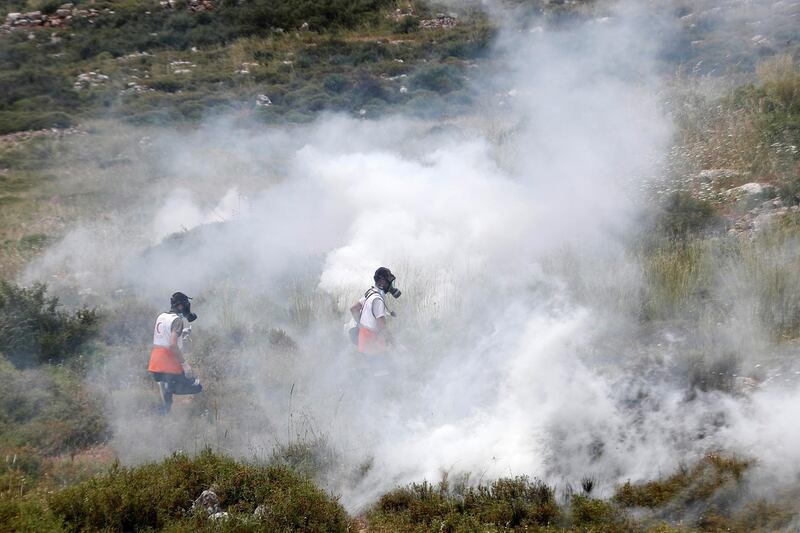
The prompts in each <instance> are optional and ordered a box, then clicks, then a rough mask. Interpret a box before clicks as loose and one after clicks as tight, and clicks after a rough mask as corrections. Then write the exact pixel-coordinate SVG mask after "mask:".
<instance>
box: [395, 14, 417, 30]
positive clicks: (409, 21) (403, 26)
mask: <svg viewBox="0 0 800 533" xmlns="http://www.w3.org/2000/svg"><path fill="white" fill-rule="evenodd" d="M417 30H419V19H418V18H417V17H414V16H412V15H406V16H405V17H403V18H402V19H400V20H399V21H397V23H395V25H394V32H395V33H413V32H415V31H417Z"/></svg>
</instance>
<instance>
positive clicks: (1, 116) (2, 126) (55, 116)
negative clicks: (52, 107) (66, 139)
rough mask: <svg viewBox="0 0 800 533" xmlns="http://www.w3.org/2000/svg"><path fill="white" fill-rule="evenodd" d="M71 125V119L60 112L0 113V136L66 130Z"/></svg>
mask: <svg viewBox="0 0 800 533" xmlns="http://www.w3.org/2000/svg"><path fill="white" fill-rule="evenodd" d="M73 124H74V121H73V119H72V117H71V116H70V115H68V114H66V113H62V112H60V111H56V112H44V113H36V112H31V111H0V135H5V134H6V133H13V132H15V131H26V130H40V129H44V128H68V127H70V126H72V125H73Z"/></svg>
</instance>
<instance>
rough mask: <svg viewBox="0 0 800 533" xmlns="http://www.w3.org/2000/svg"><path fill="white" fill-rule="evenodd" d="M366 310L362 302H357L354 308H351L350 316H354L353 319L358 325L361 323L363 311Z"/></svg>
mask: <svg viewBox="0 0 800 533" xmlns="http://www.w3.org/2000/svg"><path fill="white" fill-rule="evenodd" d="M362 309H364V306H363V305H361V302H360V301H359V302H356V303H354V304H353V305H352V306H350V314H351V315H353V319H354V320H355V321H356V323H358V322H361V310H362Z"/></svg>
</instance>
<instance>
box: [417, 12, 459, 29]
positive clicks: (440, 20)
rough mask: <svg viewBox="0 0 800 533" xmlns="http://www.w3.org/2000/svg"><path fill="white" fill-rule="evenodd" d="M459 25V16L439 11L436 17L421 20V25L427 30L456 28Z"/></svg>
mask: <svg viewBox="0 0 800 533" xmlns="http://www.w3.org/2000/svg"><path fill="white" fill-rule="evenodd" d="M457 25H458V19H457V18H455V17H453V16H450V15H445V14H444V13H439V14H438V15H436V18H434V19H423V20H420V21H419V27H420V28H423V29H426V30H439V29H448V28H455V27H456V26H457Z"/></svg>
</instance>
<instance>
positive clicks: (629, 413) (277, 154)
mask: <svg viewBox="0 0 800 533" xmlns="http://www.w3.org/2000/svg"><path fill="white" fill-rule="evenodd" d="M643 20H644V17H642V16H641V13H640V12H638V9H637V10H632V9H618V10H615V12H614V16H612V17H610V18H608V19H602V20H594V21H588V22H581V23H577V24H576V25H575V26H572V27H569V28H561V29H549V28H541V27H531V28H527V29H526V30H525V31H516V30H515V31H508V32H507V33H504V34H502V35H501V37H500V38H499V41H498V45H497V50H496V53H497V55H498V58H499V59H498V62H499V64H501V65H503V68H502V69H500V71H499V72H498V73H497V74H496V76H495V77H494V78H493V79H491V80H487V79H473V80H471V81H472V83H474V84H475V85H476V87H477V89H476V90H477V91H478V92H479V93H480V94H482V95H486V94H487V93H490V94H492V95H493V96H492V99H493V101H492V103H491V104H490V105H481V106H477V107H479V109H476V115H477V116H478V119H477V120H470V121H457V122H449V123H447V124H443V125H433V124H430V123H425V122H419V121H416V120H412V119H408V118H405V117H401V116H395V117H389V118H385V119H382V120H375V121H364V120H358V119H353V118H346V117H341V116H330V117H325V118H321V119H320V120H319V121H318V122H317V123H315V124H312V125H308V126H297V127H293V128H288V127H287V128H257V127H253V128H251V129H247V130H243V129H237V128H234V127H231V126H230V125H228V124H226V123H225V122H224V121H216V122H213V123H209V124H207V125H206V126H205V127H203V128H201V129H199V130H198V131H195V132H192V133H188V134H187V133H181V134H178V133H177V132H161V133H159V134H158V135H159V137H158V138H154V139H153V140H152V145H151V146H152V149H151V151H150V152H143V153H144V154H149V155H143V157H152V158H153V160H152V162H150V163H149V167H152V168H156V169H158V172H157V175H158V176H165V177H166V179H162V178H158V179H157V180H156V182H155V183H156V184H155V186H150V187H148V188H147V190H146V191H144V192H142V195H141V196H142V199H141V204H139V205H129V206H127V208H123V209H120V210H119V212H118V213H116V214H115V215H114V216H113V217H112V219H111V220H109V221H107V222H101V223H98V224H97V225H92V226H87V227H84V228H81V229H78V230H76V231H75V232H73V233H72V234H71V235H70V236H68V237H67V238H66V239H65V240H64V241H63V242H62V243H61V244H59V245H56V246H55V247H54V248H53V249H52V250H51V251H50V252H49V253H48V254H47V255H46V256H45V257H44V258H43V259H42V260H41V261H39V262H38V263H37V264H35V265H32V266H31V268H30V269H29V271H28V273H27V274H26V276H27V279H29V280H33V279H45V280H51V283H55V285H54V286H56V287H58V283H60V282H59V281H58V280H64V285H65V286H67V285H70V284H75V285H76V286H78V287H80V288H81V289H82V290H84V291H87V290H91V291H92V292H93V293H94V294H97V295H100V296H101V298H102V299H103V300H106V299H108V298H110V297H111V296H112V295H114V294H116V295H117V296H116V297H117V298H120V299H121V300H120V302H121V303H119V304H118V305H119V307H120V311H119V312H120V313H126V312H127V311H126V309H127V307H126V306H129V305H133V304H134V303H135V305H137V306H140V307H144V308H146V309H147V310H148V312H149V310H151V309H152V310H155V309H156V308H160V307H162V306H163V304H164V303H165V302H166V300H167V298H168V296H169V294H170V293H171V292H173V291H174V290H182V291H184V292H186V293H187V294H190V295H193V296H196V297H197V299H196V300H195V302H194V304H193V309H194V310H195V311H196V312H197V313H198V315H200V319H199V320H198V322H196V330H197V332H196V336H197V341H196V343H195V349H196V350H197V352H198V353H199V354H202V357H201V358H200V359H199V360H198V359H195V361H196V363H195V367H196V369H197V370H198V372H199V373H201V375H202V374H204V373H205V374H206V376H207V377H208V379H209V386H208V388H207V390H206V392H204V393H203V396H201V397H198V398H196V399H194V401H195V402H196V403H197V404H202V406H203V409H196V410H195V411H194V412H192V413H191V414H188V412H189V408H188V407H187V406H185V405H176V407H175V413H174V414H173V415H172V416H171V417H170V418H169V419H166V420H165V419H160V418H157V417H155V415H153V414H151V413H150V412H148V410H147V408H146V406H147V405H148V402H151V403H152V401H154V400H155V392H153V391H152V390H145V391H142V390H141V388H142V383H143V382H142V381H141V380H140V376H141V375H142V373H143V367H144V366H145V362H146V351H147V348H146V346H147V343H148V342H149V335H150V331H149V329H148V328H149V327H150V326H149V325H148V326H146V327H145V329H143V330H142V331H141V342H140V343H139V344H132V345H131V346H128V347H126V348H125V349H124V350H122V351H120V353H119V354H117V355H116V356H115V357H111V358H109V362H108V364H107V365H106V366H105V367H104V368H103V369H102V370H100V371H98V374H99V375H98V380H97V381H98V382H99V383H104V384H105V385H104V386H107V387H108V390H107V391H106V392H107V393H108V398H109V413H110V414H111V416H112V417H113V419H114V421H115V424H116V433H115V435H116V436H115V440H114V443H113V444H114V447H115V448H116V449H117V451H118V452H119V454H120V456H121V457H122V459H123V460H124V461H130V462H135V461H141V460H146V459H154V458H157V457H161V456H163V455H165V454H168V453H170V452H171V451H174V450H178V449H182V450H188V451H194V450H196V449H197V448H198V447H201V446H203V445H211V446H216V447H219V448H220V449H222V450H223V451H229V452H232V453H234V454H237V455H240V456H249V455H252V454H256V455H262V456H263V455H268V454H269V453H270V451H271V450H272V448H273V446H274V445H275V444H280V445H286V444H291V443H292V442H297V440H298V439H300V440H301V441H304V442H316V443H318V442H320V441H325V442H326V444H327V449H329V450H331V452H330V453H331V457H332V458H331V457H329V458H328V459H329V460H330V462H331V463H332V464H328V465H327V466H326V468H327V473H328V476H327V479H326V481H327V483H328V486H329V488H331V489H332V490H334V491H335V492H337V493H340V494H342V495H343V501H344V503H345V504H346V505H347V506H348V507H349V508H351V509H358V508H360V507H362V506H363V505H365V504H368V503H369V502H371V501H373V500H374V498H375V497H376V496H377V495H379V494H380V493H381V492H382V491H385V490H387V489H389V488H391V487H393V486H394V485H396V484H402V483H406V482H410V481H419V480H421V479H423V478H427V479H429V480H436V479H438V478H439V477H440V476H441V474H442V473H443V472H450V473H451V474H458V473H470V474H471V475H472V480H473V481H478V479H479V478H480V479H482V480H484V481H486V480H488V479H491V478H493V477H498V476H507V475H521V474H528V475H531V476H539V477H542V478H544V479H545V480H547V481H551V482H554V483H557V484H564V483H572V484H573V485H575V484H576V483H577V482H578V481H579V480H580V479H581V478H582V477H585V476H591V477H593V478H595V479H597V480H598V482H599V485H600V487H599V488H600V490H601V491H602V492H604V494H608V493H609V492H610V490H611V489H612V488H613V484H614V483H618V482H621V481H624V480H626V479H633V480H641V479H648V478H652V477H654V476H657V475H659V474H662V473H664V472H669V471H671V470H672V469H674V468H675V467H676V466H677V465H678V464H679V463H680V462H681V461H687V460H691V459H693V458H697V457H700V456H701V455H702V454H703V453H705V452H707V451H709V450H715V449H724V450H728V451H732V452H737V453H742V454H746V455H748V456H753V457H756V458H757V459H758V460H759V461H761V462H762V464H763V465H764V471H770V472H777V471H782V472H785V475H786V477H787V478H792V479H794V478H795V476H797V474H798V473H799V472H797V468H796V465H798V464H800V457H798V456H797V452H796V450H800V442H798V441H799V440H800V437H799V436H798V435H794V437H795V438H792V437H793V435H791V434H787V433H785V432H784V431H783V429H784V428H786V427H787V425H788V426H791V423H790V422H791V420H790V418H791V413H793V412H796V409H797V408H798V407H800V394H799V392H800V391H798V389H797V387H796V386H795V384H791V385H784V386H782V387H781V388H779V389H778V388H776V387H773V386H772V385H765V386H764V387H763V388H762V389H761V390H759V391H758V392H755V393H753V394H752V395H751V396H749V397H747V398H745V397H742V396H737V395H734V394H730V393H726V392H719V391H713V390H711V391H707V392H695V393H693V394H689V392H690V391H689V386H688V385H687V383H686V377H685V373H681V371H680V370H679V369H680V368H681V366H682V365H685V364H686V361H687V360H690V359H691V358H692V357H693V356H692V355H691V354H693V353H694V354H696V353H698V350H700V349H701V348H698V347H703V346H707V344H704V342H706V343H707V342H708V341H707V340H706V338H713V339H716V340H719V339H723V340H721V341H720V343H722V344H728V345H731V346H741V344H739V342H738V339H737V338H736V337H735V336H733V334H729V333H728V332H730V331H742V327H744V326H747V328H748V329H747V331H748V333H750V332H752V331H754V332H755V336H753V335H749V337H750V343H751V344H750V345H749V346H750V347H752V349H753V350H757V349H758V346H761V344H759V335H761V332H760V331H758V328H756V327H755V326H753V325H752V324H744V322H742V323H732V324H716V325H715V324H713V323H710V324H708V325H707V326H704V325H701V326H699V327H698V326H696V325H694V326H688V325H686V324H683V323H681V324H682V325H679V326H677V327H673V325H670V326H669V328H667V327H666V326H665V327H664V328H663V329H660V328H659V327H657V326H656V327H651V328H648V329H647V330H646V331H645V330H643V328H640V327H639V326H638V320H639V311H640V307H641V304H640V302H639V300H638V299H639V297H640V294H641V292H642V290H643V285H644V283H645V281H644V279H643V274H642V267H641V265H639V264H638V263H637V262H636V260H635V259H634V258H632V256H631V255H630V254H629V253H627V252H626V250H627V244H628V243H629V242H630V241H631V240H632V239H633V238H635V236H636V233H637V230H638V229H639V228H637V226H636V225H637V221H638V220H639V215H640V214H641V210H642V209H643V208H644V209H646V207H645V203H644V197H643V195H642V192H643V191H644V190H646V188H647V185H648V180H650V179H651V178H653V177H654V176H657V175H659V174H660V173H661V158H662V157H663V156H664V154H666V153H667V150H668V146H669V143H670V141H671V134H672V125H671V123H670V120H669V118H668V115H667V110H665V109H664V107H663V106H662V99H661V97H660V95H661V91H662V87H661V86H660V84H659V81H658V77H657V76H656V74H655V72H654V68H655V64H656V63H655V60H656V56H657V54H658V52H659V47H658V46H657V45H658V43H654V42H653V40H652V39H651V35H652V34H653V32H654V26H653V24H654V23H650V24H644V23H643ZM657 29H658V31H657V33H658V34H659V35H662V36H665V37H668V36H669V35H670V33H669V32H670V31H671V30H670V25H669V24H668V23H666V22H665V23H664V24H660V23H659V24H658V28H657ZM489 87H490V88H491V90H490V91H489V90H488V89H487V88H489ZM501 102H502V105H501ZM144 166H145V165H143V167H144ZM149 178H150V177H149V176H143V178H142V180H143V182H147V181H148V180H149ZM174 232H179V233H180V234H179V235H178V236H175V235H172V236H170V234H172V233H174ZM380 265H386V266H389V267H391V268H392V270H393V271H395V272H396V273H397V276H398V284H399V286H400V288H401V289H402V290H403V292H404V295H403V297H402V298H401V299H400V300H399V301H398V302H397V303H396V306H397V311H398V315H399V316H398V318H397V319H395V320H393V321H392V322H391V323H390V326H391V327H392V329H393V330H395V332H396V336H397V338H398V340H399V341H400V343H401V344H402V345H403V349H401V350H398V351H397V352H396V353H394V354H392V356H391V357H389V358H388V359H387V361H386V363H385V367H382V365H383V363H377V364H376V366H377V368H370V369H367V370H365V369H363V368H361V363H360V362H359V361H358V359H357V357H356V355H354V354H353V353H351V348H350V346H349V345H348V344H347V340H346V339H345V337H344V335H343V334H342V325H343V324H344V322H345V321H346V320H347V311H346V309H347V307H348V306H349V304H350V303H351V302H352V301H353V300H355V299H356V298H357V297H358V296H359V295H360V293H361V292H363V291H364V290H365V289H366V288H367V287H368V286H369V285H370V284H371V275H372V272H373V271H374V270H375V268H376V267H378V266H380ZM63 273H66V274H67V275H66V276H63V275H62V274H63ZM54 275H58V276H59V277H58V278H56V281H52V280H53V279H54V278H53V276H54ZM731 279H732V280H734V281H733V283H742V284H746V283H748V281H747V280H739V278H736V277H731ZM741 288H742V287H740V286H734V287H731V286H722V287H721V288H720V293H721V294H726V295H728V297H730V298H731V299H732V300H734V299H735V296H736V295H737V294H739V291H740V289H741ZM118 289H122V290H123V291H124V292H123V293H121V294H122V296H120V293H118V292H115V291H117V290H118ZM63 290H66V289H63ZM390 305H391V303H390ZM148 316H149V315H148ZM154 317H155V315H154V314H153V318H154ZM145 323H146V322H145ZM743 324H744V326H743ZM684 326H685V327H684ZM270 328H280V329H282V330H284V331H285V332H286V333H287V334H288V336H289V337H291V339H293V341H294V343H296V347H295V346H293V345H292V344H291V342H290V341H287V340H282V337H280V335H278V334H276V333H275V330H274V329H273V331H272V333H269V330H270ZM681 328H683V329H681ZM703 328H705V329H703ZM204 330H205V331H206V332H212V331H213V332H214V334H215V335H218V338H219V339H222V340H217V341H214V340H213V339H211V337H210V334H209V333H205V334H204V333H203V331H204ZM204 335H205V336H204ZM276 335H278V336H277V340H276ZM703 335H705V337H703ZM270 339H271V340H270ZM716 340H715V341H714V342H716ZM215 343H216V344H215ZM719 349H721V348H713V349H712V350H711V352H712V353H713V354H716V353H717V351H715V350H719ZM736 356H737V357H739V358H741V359H742V360H743V361H745V362H746V364H750V365H752V364H754V363H755V361H757V360H758V355H754V353H752V352H751V353H737V354H736ZM698 357H699V356H698ZM701 363H702V361H701V362H699V363H698V364H701ZM743 364H745V363H743ZM387 370H388V375H386V372H385V371H387ZM746 370H747V368H744V370H743V372H745V373H746ZM376 373H377V374H378V375H377V376H376ZM787 422H788V423H787ZM320 461H322V462H324V461H323V459H320ZM792 465H794V467H793V468H794V470H792Z"/></svg>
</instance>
